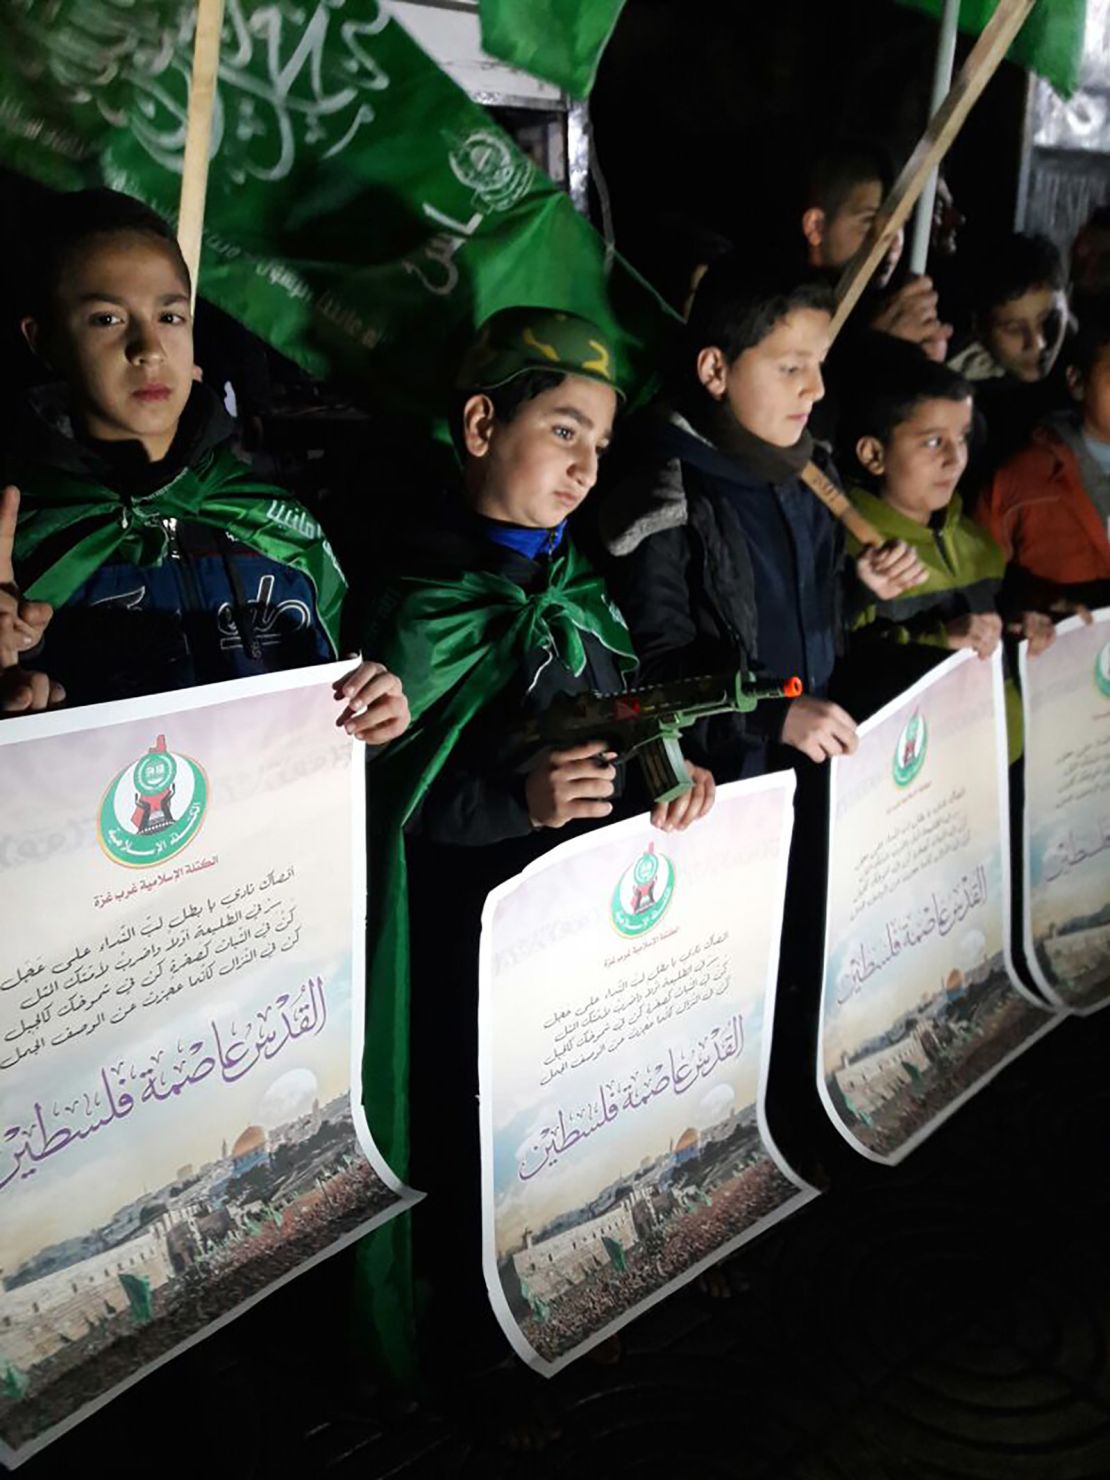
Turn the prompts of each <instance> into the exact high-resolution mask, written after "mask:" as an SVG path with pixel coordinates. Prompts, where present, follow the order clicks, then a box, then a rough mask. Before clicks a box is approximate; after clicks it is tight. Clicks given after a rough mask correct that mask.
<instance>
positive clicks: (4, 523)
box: [0, 483, 19, 586]
mask: <svg viewBox="0 0 1110 1480" xmlns="http://www.w3.org/2000/svg"><path fill="white" fill-rule="evenodd" d="M18 520H19V489H18V488H16V486H15V484H14V483H9V484H8V486H7V488H5V489H4V490H3V492H2V493H0V586H10V585H13V584H14V582H15V570H14V568H13V566H12V551H13V550H14V549H15V526H16V524H17V522H18Z"/></svg>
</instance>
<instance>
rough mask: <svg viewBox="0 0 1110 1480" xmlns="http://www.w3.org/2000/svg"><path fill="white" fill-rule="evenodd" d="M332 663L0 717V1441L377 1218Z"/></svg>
mask: <svg viewBox="0 0 1110 1480" xmlns="http://www.w3.org/2000/svg"><path fill="white" fill-rule="evenodd" d="M348 668H349V665H347V664H345V665H338V664H337V665H328V666H325V667H318V668H311V669H301V670H298V671H296V672H292V673H287V674H278V675H274V676H269V677H263V678H251V679H243V680H239V681H236V682H234V683H223V684H213V685H210V686H208V687H205V688H202V689H196V690H192V691H185V692H182V693H175V694H163V695H154V696H152V697H150V698H143V699H134V700H128V701H126V702H122V703H116V704H103V705H96V706H92V707H89V708H86V709H77V710H73V711H72V712H67V711H65V710H61V711H59V712H58V713H57V714H47V715H40V716H33V717H29V718H25V719H18V720H9V721H7V722H5V723H3V724H0V910H2V917H3V930H2V932H0V1115H2V1119H0V1269H2V1271H3V1277H2V1278H3V1287H2V1290H0V1456H2V1458H3V1460H4V1462H5V1463H6V1464H9V1465H10V1464H13V1463H18V1462H20V1461H22V1460H23V1459H25V1458H27V1457H28V1456H29V1455H30V1454H32V1453H33V1452H34V1451H35V1450H36V1449H38V1448H40V1447H41V1446H42V1445H43V1444H45V1443H47V1442H48V1441H49V1440H51V1439H53V1438H55V1437H57V1435H58V1434H60V1433H61V1432H63V1431H64V1430H65V1429H66V1428H68V1427H70V1426H71V1425H72V1424H73V1423H75V1422H77V1421H78V1420H79V1419H81V1418H83V1417H85V1416H86V1415H87V1414H88V1413H89V1412H91V1411H92V1410H93V1409H94V1408H96V1407H99V1406H100V1405H101V1404H102V1403H104V1402H106V1401H107V1400H108V1399H109V1398H111V1397H113V1396H114V1395H115V1394H116V1393H118V1392H119V1391H120V1390H121V1389H122V1388H123V1387H125V1386H127V1385H128V1384H130V1383H132V1382H134V1381H135V1380H136V1379H138V1378H139V1377H141V1376H142V1375H143V1374H144V1373H145V1372H147V1371H149V1370H150V1369H151V1367H152V1366H154V1365H156V1364H158V1363H159V1362H161V1361H164V1360H166V1359H167V1358H168V1357H170V1356H171V1355H173V1354H174V1353H175V1352H177V1351H179V1350H181V1348H182V1347H183V1346H185V1345H187V1344H189V1343H191V1342H193V1341H195V1340H197V1339H198V1338H200V1337H201V1336H203V1335H204V1334H205V1333H206V1332H208V1331H210V1330H211V1329H212V1328H213V1327H214V1326H216V1325H218V1324H221V1323H222V1322H224V1321H226V1320H228V1319H230V1318H231V1317H232V1316H234V1315H236V1314H238V1313H239V1312H240V1311H242V1310H243V1309H244V1308H245V1307H246V1306H247V1305H249V1304H251V1303H253V1302H254V1301H255V1300H257V1299H259V1298H261V1297H262V1296H263V1295H265V1294H266V1293H268V1292H269V1291H270V1290H272V1289H274V1288H275V1286H276V1285H277V1284H279V1283H281V1282H282V1281H284V1280H285V1279H288V1278H289V1277H291V1276H292V1275H294V1274H296V1273H297V1272H299V1271H300V1270H302V1269H304V1268H305V1267H306V1266H307V1265H308V1264H310V1263H312V1262H314V1261H315V1260H317V1259H320V1258H322V1257H324V1256H325V1255H326V1254H328V1253H330V1252H333V1251H334V1250H335V1249H337V1248H338V1247H340V1246H341V1245H342V1244H344V1243H346V1242H349V1241H350V1240H352V1239H354V1238H356V1237H358V1236H359V1235H360V1234H362V1233H364V1232H365V1231H366V1230H367V1229H368V1228H370V1227H371V1226H372V1225H373V1224H374V1223H376V1222H381V1221H384V1219H386V1218H388V1217H389V1216H391V1215H392V1214H393V1213H395V1212H398V1211H400V1209H401V1208H402V1207H403V1206H405V1205H406V1204H407V1203H408V1202H409V1201H411V1200H412V1194H410V1193H408V1192H407V1191H405V1190H404V1189H402V1188H400V1187H399V1185H398V1183H397V1182H396V1181H395V1179H394V1178H393V1177H392V1174H391V1173H390V1172H389V1171H388V1170H387V1168H386V1167H385V1165H384V1164H383V1163H382V1161H381V1160H380V1158H379V1157H378V1156H377V1154H376V1152H375V1151H374V1148H373V1146H372V1145H371V1143H370V1139H369V1135H368V1132H367V1129H366V1125H365V1122H364V1120H363V1117H362V1112H361V1109H360V1106H359V1103H358V1099H359V1096H358V1095H357V1094H356V1095H355V1096H354V1097H353V1098H352V1094H351V1089H352V1084H355V1085H357V1084H358V1082H359V1081H358V1070H357V1066H358V1065H359V1063H360V1061H361V1050H362V1044H361V1036H362V1034H361V1024H362V1020H363V1014H362V990H363V952H364V943H363V920H364V916H365V865H364V825H363V813H364V803H363V776H364V766H363V764H362V753H361V750H360V749H358V748H356V747H355V746H354V743H353V742H352V741H351V739H350V738H349V737H348V736H347V735H346V734H345V733H344V732H343V731H341V730H338V729H337V728H336V725H335V720H336V717H337V706H336V703H335V699H334V696H333V692H332V687H331V686H332V682H333V681H334V680H335V679H336V678H337V677H338V676H339V675H340V673H341V672H344V671H346V670H347V669H348Z"/></svg>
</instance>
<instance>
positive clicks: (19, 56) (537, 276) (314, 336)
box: [0, 0, 672, 412]
mask: <svg viewBox="0 0 1110 1480" xmlns="http://www.w3.org/2000/svg"><path fill="white" fill-rule="evenodd" d="M195 11H196V4H195V0H143V3H142V4H141V5H136V4H135V3H134V0H18V3H16V4H15V6H14V8H13V7H12V6H11V5H6V6H5V7H4V17H3V20H2V21H0V38H2V40H3V48H2V50H0V153H2V157H3V159H4V163H5V164H6V165H7V166H8V167H9V168H13V169H16V170H19V171H21V172H23V173H25V174H27V175H30V176H32V177H34V178H36V179H38V180H41V181H43V182H44V183H46V184H48V185H52V186H55V187H57V188H60V189H76V188H78V187H81V186H86V185H90V184H97V183H103V184H107V185H110V186H112V187H114V188H115V189H118V190H123V191H126V192H128V193H130V194H132V195H136V196H139V197H140V198H141V199H143V200H145V201H147V202H148V203H149V204H150V205H152V206H154V207H155V208H156V209H158V210H159V211H161V212H162V214H163V215H165V216H167V217H168V218H169V219H171V220H172V219H174V218H175V216H176V210H177V202H178V195H179V191H180V185H181V168H182V156H183V148H184V140H185V117H186V102H187V94H188V79H189V74H190V68H191V57H192V31H193V26H194V22H195ZM201 289H202V291H203V293H204V295H205V297H207V298H209V299H210V300H211V301H212V302H214V303H216V304H217V305H218V306H219V307H221V308H223V309H225V310H226V311H227V312H228V313H230V314H232V315H234V316H235V317H236V318H238V319H240V320H242V322H243V323H245V324H247V325H248V326H249V327H250V328H251V329H253V330H254V331H255V332H256V333H258V334H259V335H261V336H262V338H264V339H266V340H268V341H269V342H270V343H271V344H273V345H274V346H276V347H277V348H278V349H279V350H281V351H283V352H284V353H285V354H287V355H289V356H290V357H291V358H293V359H294V360H297V361H298V362H299V363H300V364H301V365H303V366H304V367H305V368H306V369H308V370H309V371H311V372H313V373H315V374H320V375H334V376H337V377H340V378H345V379H346V380H347V381H355V382H357V384H358V386H359V387H360V389H361V390H362V391H363V392H364V393H369V394H370V395H371V396H374V397H376V398H378V399H387V400H388V401H390V402H391V403H393V404H395V405H396V404H403V405H407V406H408V407H410V408H414V409H419V410H422V411H425V412H427V411H429V410H432V411H434V412H438V411H439V410H441V406H440V405H439V404H437V403H436V396H437V393H439V392H443V391H445V389H446V387H447V385H448V384H449V377H450V369H451V366H452V364H453V363H454V361H455V360H456V359H457V357H458V355H459V354H461V352H462V349H463V348H464V347H465V345H466V344H467V343H468V342H469V340H470V338H471V337H472V336H473V333H474V331H475V329H476V327H477V325H478V324H479V323H480V322H481V321H482V320H484V319H485V318H486V317H487V316H488V315H489V314H491V313H493V312H494V311H495V310H497V309H499V308H505V307H510V306H514V305H520V306H546V307H551V308H556V309H564V310H567V311H569V312H572V313H577V314H581V315H582V316H583V317H585V318H588V319H591V320H592V321H594V322H595V323H597V324H598V325H599V326H600V327H601V328H602V329H603V330H604V331H605V332H606V334H607V335H608V337H609V338H610V339H611V340H612V341H613V343H614V345H615V351H616V355H617V359H618V366H617V370H618V375H619V378H620V379H621V381H622V383H623V384H624V385H625V387H626V388H628V387H631V388H632V389H636V388H637V387H639V386H641V385H642V384H643V383H644V381H645V380H646V379H647V378H648V377H649V376H650V374H651V373H652V372H653V371H654V368H655V366H656V365H657V364H658V360H659V354H658V351H659V346H660V341H661V340H662V338H663V337H664V336H665V335H666V334H667V333H668V325H669V323H670V322H672V320H671V318H670V317H669V314H668V311H667V310H666V309H665V308H664V307H663V305H662V304H661V302H660V300H659V299H658V298H657V296H656V295H655V293H654V292H653V291H652V289H651V288H650V287H648V285H647V284H646V283H645V282H644V281H643V280H642V279H641V278H639V277H638V276H637V275H636V273H635V272H634V271H633V270H632V269H631V268H630V267H628V266H627V265H626V264H625V263H623V262H622V261H621V260H620V259H619V258H615V259H613V260H612V261H611V262H609V263H607V260H606V253H605V250H604V244H603V243H602V242H601V240H600V238H599V237H598V236H597V234H596V232H594V230H593V228H592V227H591V226H590V225H589V223H588V222H587V221H586V220H585V219H584V218H583V217H581V216H580V215H579V214H578V213H577V212H576V211H575V210H574V208H573V206H572V205H571V202H570V200H569V199H568V197H567V196H566V195H564V194H563V193H562V192H561V191H560V190H558V189H557V187H556V186H555V185H554V184H553V183H552V181H551V180H550V179H548V178H547V176H546V175H544V174H543V172H542V171H541V170H539V169H538V168H537V167H536V165H535V164H534V163H533V162H532V161H531V160H530V159H529V158H527V157H526V156H525V155H524V154H523V153H521V151H520V150H518V149H517V148H516V146H515V145H514V144H513V142H512V141H511V140H510V139H509V137H508V136H507V135H506V134H505V133H503V132H502V131H501V130H500V129H499V128H498V127H497V126H496V125H495V124H494V122H493V121H492V119H491V118H490V116H489V114H488V113H486V112H485V110H484V109H483V108H481V107H479V106H478V105H477V104H476V103H473V102H471V100H470V99H469V98H468V97H467V96H466V94H465V93H464V92H463V91H462V90H461V89H460V88H458V87H457V86H456V85H455V84H454V83H453V82H452V81H451V79H450V78H449V77H448V76H447V75H446V73H445V72H443V71H442V70H441V69H440V68H439V67H438V66H437V65H436V64H435V63H434V62H433V61H432V60H431V59H430V58H429V57H428V56H427V54H426V53H425V52H424V51H423V50H422V49H421V48H420V47H419V46H418V45H417V43H416V42H415V41H414V40H413V39H412V38H411V37H410V36H409V34H408V32H407V31H406V30H405V29H404V27H403V26H402V25H401V23H400V22H399V21H397V20H394V19H393V18H392V16H391V15H390V13H389V12H388V11H387V10H385V9H384V8H383V6H382V5H381V4H380V3H379V0H300V3H298V4H293V3H292V0H280V3H274V0H227V8H226V15H225V21H224V30H223V42H222V50H221V61H220V75H219V86H218V90H217V99H216V108H215V115H214V119H213V139H212V162H211V170H210V174H209V182H208V202H207V212H206V221H205V234H204V253H203V257H202V262H201Z"/></svg>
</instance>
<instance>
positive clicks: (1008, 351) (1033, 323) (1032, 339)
mask: <svg viewBox="0 0 1110 1480" xmlns="http://www.w3.org/2000/svg"><path fill="white" fill-rule="evenodd" d="M1067 323H1068V302H1067V297H1066V296H1065V294H1064V292H1063V290H1062V289H1057V288H1050V287H1048V286H1047V284H1042V285H1041V286H1040V287H1033V288H1030V289H1029V290H1028V291H1027V292H1025V293H1023V294H1022V295H1021V297H1020V298H1011V299H1010V300H1009V302H1007V303H1000V304H999V305H998V307H997V308H992V309H991V311H990V313H989V314H988V315H987V322H986V326H985V332H984V335H983V338H984V341H985V343H986V346H987V348H988V349H989V350H990V352H991V354H992V355H993V356H994V358H995V359H996V360H997V361H998V363H999V364H1000V365H1001V366H1002V368H1003V370H1005V371H1007V372H1008V373H1009V374H1010V375H1013V376H1014V377H1015V378H1016V379H1018V380H1024V381H1025V382H1026V383H1027V384H1032V383H1033V382H1034V381H1038V380H1043V379H1044V378H1045V376H1046V375H1047V374H1048V373H1049V371H1050V370H1051V369H1052V367H1053V365H1055V363H1056V357H1057V355H1059V353H1060V346H1061V345H1062V344H1063V342H1064V332H1065V330H1066V329H1067Z"/></svg>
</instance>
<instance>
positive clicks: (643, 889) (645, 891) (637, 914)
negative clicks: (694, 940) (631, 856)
mask: <svg viewBox="0 0 1110 1480" xmlns="http://www.w3.org/2000/svg"><path fill="white" fill-rule="evenodd" d="M673 893H674V864H673V863H672V862H671V860H670V859H669V858H668V857H667V856H666V855H665V854H663V853H656V851H655V844H654V843H649V844H648V848H647V852H646V853H641V854H640V856H639V858H637V860H636V862H635V863H634V864H633V865H632V866H631V868H627V869H625V871H624V873H623V874H621V876H620V879H619V880H618V882H617V887H616V888H615V889H614V890H613V902H612V905H611V907H610V915H611V917H612V921H613V924H614V925H615V926H616V928H617V930H618V931H619V932H620V934H621V935H626V936H629V937H635V936H637V935H646V934H647V932H648V931H649V930H650V929H651V928H652V926H653V925H657V924H658V923H659V921H660V920H661V919H662V918H663V915H664V913H665V912H666V909H667V906H668V905H669V904H670V902H671V895H672V894H673Z"/></svg>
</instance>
